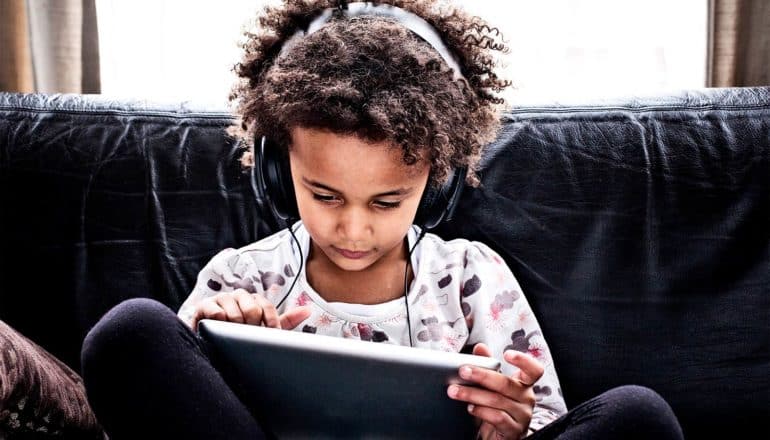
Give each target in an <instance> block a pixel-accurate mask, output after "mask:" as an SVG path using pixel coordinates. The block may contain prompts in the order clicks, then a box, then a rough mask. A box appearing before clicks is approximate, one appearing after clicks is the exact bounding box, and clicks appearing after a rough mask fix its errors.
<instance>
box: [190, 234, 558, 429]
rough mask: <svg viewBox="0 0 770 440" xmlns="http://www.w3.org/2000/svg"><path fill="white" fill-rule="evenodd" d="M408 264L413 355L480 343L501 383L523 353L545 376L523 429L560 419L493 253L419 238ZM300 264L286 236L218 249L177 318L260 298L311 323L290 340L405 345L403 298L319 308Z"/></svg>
mask: <svg viewBox="0 0 770 440" xmlns="http://www.w3.org/2000/svg"><path fill="white" fill-rule="evenodd" d="M292 228H293V230H295V231H296V232H295V235H296V237H297V241H298V242H299V244H300V246H301V251H302V253H301V255H302V256H303V257H302V258H307V255H308V253H309V250H310V236H309V234H308V233H307V230H306V229H305V228H304V226H303V225H302V222H298V223H296V224H295V225H294V226H293V227H292ZM418 233H419V229H418V228H417V227H416V226H415V227H413V228H412V229H411V230H410V232H409V234H408V238H407V239H408V241H409V248H410V249H411V248H412V247H413V246H414V242H415V241H416V239H417V236H418ZM411 259H412V261H411V263H412V269H413V272H414V280H413V281H412V284H411V286H410V288H409V291H408V301H409V317H410V324H411V329H412V340H413V343H414V346H415V347H419V348H427V349H432V350H443V351H455V352H457V351H461V350H463V351H470V350H469V349H468V347H471V346H473V345H474V344H476V343H479V342H483V343H485V344H487V345H488V346H489V347H490V349H491V351H492V353H493V355H494V356H495V357H497V358H498V359H500V360H501V364H502V366H503V367H502V370H503V372H504V373H505V374H508V375H510V374H513V373H514V372H515V370H516V367H514V366H512V365H510V364H508V363H507V362H505V361H504V360H503V352H504V351H505V350H508V349H513V350H518V351H521V352H526V353H529V354H530V355H532V356H534V357H535V358H537V359H538V360H539V361H540V362H541V363H542V364H543V365H544V367H545V373H544V374H543V376H542V377H541V378H540V380H538V381H537V383H536V384H535V386H534V391H535V395H536V398H537V404H536V406H535V409H534V412H533V417H532V421H531V423H530V429H531V430H538V429H539V428H541V427H543V426H544V425H546V424H548V423H549V422H551V421H553V420H555V419H556V418H558V417H559V416H560V415H561V414H564V413H566V411H567V409H566V405H565V402H564V399H563V397H562V394H561V387H560V385H559V379H558V377H557V375H556V370H555V368H554V365H553V361H552V359H551V354H550V351H549V350H548V345H547V344H546V341H545V339H544V338H543V334H542V331H541V330H540V326H539V324H538V322H537V319H536V318H535V316H534V314H533V312H532V309H531V308H530V306H529V303H528V302H527V300H526V298H525V297H524V295H523V293H522V291H521V288H520V287H519V283H518V282H517V281H516V278H515V277H514V276H513V274H512V273H511V271H510V269H509V268H508V266H507V265H506V264H505V262H504V261H503V259H502V258H500V256H499V255H498V254H497V253H495V252H494V251H493V250H491V249H490V248H489V247H487V246H486V245H484V244H482V243H479V242H473V241H468V240H464V239H455V240H452V241H444V240H442V239H441V238H439V237H438V236H436V235H434V234H430V233H427V234H425V235H424V237H423V238H422V240H421V241H420V242H419V243H418V245H417V247H416V248H415V249H414V251H413V252H412V256H411ZM300 263H302V264H300ZM304 263H305V261H302V262H301V261H300V253H299V250H298V249H297V245H296V243H295V241H294V239H293V238H292V237H291V234H290V233H289V231H288V230H282V231H280V232H278V233H276V234H273V235H271V236H269V237H266V238H264V239H262V240H260V241H258V242H256V243H252V244H250V245H247V246H245V247H242V248H240V249H232V248H229V249H225V250H223V251H221V252H220V253H218V254H217V255H216V256H214V258H212V259H211V261H210V262H209V263H208V264H207V265H206V266H205V267H204V268H203V269H202V270H201V272H200V273H199V275H198V280H197V283H196V285H195V287H194V288H193V291H192V293H191V294H190V296H189V297H188V298H187V299H186V300H185V302H184V303H183V304H182V306H181V308H180V309H179V313H178V315H179V317H180V318H181V319H182V320H184V321H185V322H186V323H187V324H188V325H191V321H192V316H193V315H194V312H195V307H196V305H197V304H198V302H199V301H201V300H202V299H204V298H206V297H210V296H214V295H216V294H218V293H220V292H225V291H231V290H235V289H239V288H241V289H245V290H247V291H249V292H252V293H255V294H260V295H264V296H265V297H266V298H267V299H269V300H270V301H271V302H272V303H273V304H278V303H279V302H280V301H282V300H283V303H282V304H281V306H280V307H278V312H279V313H283V312H285V311H286V310H288V309H291V308H293V307H297V306H301V305H308V306H310V307H311V309H312V314H311V315H310V316H309V317H308V318H307V319H306V320H305V321H304V322H303V323H301V324H300V325H298V326H297V327H296V328H295V331H304V332H311V333H318V334H324V335H330V336H339V337H343V338H356V339H362V340H367V341H374V342H379V343H388V344H397V345H409V344H410V341H409V334H408V330H407V329H408V327H409V326H408V325H407V322H406V316H407V310H406V306H405V302H404V299H403V298H401V299H397V300H393V301H389V302H386V303H384V304H377V305H353V304H343V303H330V302H327V301H325V300H324V299H323V298H322V297H321V295H319V294H318V293H317V292H316V291H315V290H314V289H313V287H312V286H310V284H309V283H308V281H307V278H306V277H305V271H304V270H300V267H304ZM295 278H296V279H295ZM293 284H294V286H293V287H291V286H292V285H293ZM290 288H291V290H289V289H290ZM287 294H288V296H287ZM284 297H285V300H284ZM464 349H465V350H464Z"/></svg>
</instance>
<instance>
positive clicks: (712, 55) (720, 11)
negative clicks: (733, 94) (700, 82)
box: [707, 0, 770, 87]
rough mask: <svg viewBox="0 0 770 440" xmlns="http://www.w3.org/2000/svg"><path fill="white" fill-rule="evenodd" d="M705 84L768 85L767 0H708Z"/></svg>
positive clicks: (769, 18)
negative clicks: (706, 71)
mask: <svg viewBox="0 0 770 440" xmlns="http://www.w3.org/2000/svg"><path fill="white" fill-rule="evenodd" d="M708 43H709V44H708V47H709V53H708V66H707V67H708V75H707V76H708V80H707V81H708V84H707V85H708V86H709V87H736V86H737V87H742V86H765V85H770V1H767V0H709V42H708Z"/></svg>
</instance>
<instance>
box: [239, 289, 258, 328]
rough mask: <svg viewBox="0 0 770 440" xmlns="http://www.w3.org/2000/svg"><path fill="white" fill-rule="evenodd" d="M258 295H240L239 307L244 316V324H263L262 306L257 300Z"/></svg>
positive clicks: (246, 293)
mask: <svg viewBox="0 0 770 440" xmlns="http://www.w3.org/2000/svg"><path fill="white" fill-rule="evenodd" d="M256 296H257V295H256V294H251V293H248V292H245V293H243V294H240V295H238V296H237V297H236V298H237V299H238V307H239V308H240V309H241V314H242V315H243V322H245V323H246V324H251V325H260V324H262V306H261V305H260V304H259V301H257V299H256Z"/></svg>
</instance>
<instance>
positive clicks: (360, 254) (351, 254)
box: [332, 246, 372, 260]
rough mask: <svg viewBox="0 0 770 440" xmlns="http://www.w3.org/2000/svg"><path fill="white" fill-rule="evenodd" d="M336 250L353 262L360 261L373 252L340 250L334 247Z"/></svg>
mask: <svg viewBox="0 0 770 440" xmlns="http://www.w3.org/2000/svg"><path fill="white" fill-rule="evenodd" d="M332 248H334V250H335V251H336V252H337V253H338V254H340V255H342V256H343V257H345V258H349V259H351V260H358V259H361V258H364V257H365V256H367V255H369V254H370V253H371V252H372V251H349V250H347V249H340V248H338V247H336V246H332Z"/></svg>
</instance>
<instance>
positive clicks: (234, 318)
mask: <svg viewBox="0 0 770 440" xmlns="http://www.w3.org/2000/svg"><path fill="white" fill-rule="evenodd" d="M215 298H216V303H217V304H219V307H221V308H222V310H224V311H225V315H226V318H225V320H226V321H229V322H238V323H241V324H242V323H243V315H242V314H241V309H240V308H239V307H238V303H237V302H236V300H235V295H234V294H233V292H227V293H220V294H219V295H217V296H216V297H215Z"/></svg>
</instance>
